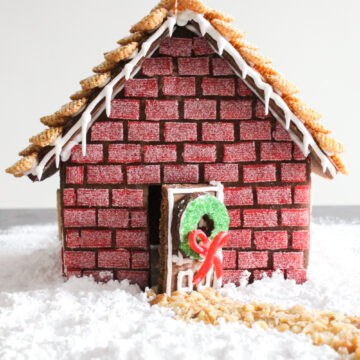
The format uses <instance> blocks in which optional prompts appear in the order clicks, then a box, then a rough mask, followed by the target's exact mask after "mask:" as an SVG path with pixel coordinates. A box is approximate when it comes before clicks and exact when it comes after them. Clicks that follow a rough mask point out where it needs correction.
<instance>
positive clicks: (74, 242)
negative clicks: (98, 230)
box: [65, 230, 81, 249]
mask: <svg viewBox="0 0 360 360" xmlns="http://www.w3.org/2000/svg"><path fill="white" fill-rule="evenodd" d="M80 241H81V240H80V235H79V231H78V230H66V241H65V243H66V246H67V247H68V248H72V249H75V248H78V247H80Z"/></svg>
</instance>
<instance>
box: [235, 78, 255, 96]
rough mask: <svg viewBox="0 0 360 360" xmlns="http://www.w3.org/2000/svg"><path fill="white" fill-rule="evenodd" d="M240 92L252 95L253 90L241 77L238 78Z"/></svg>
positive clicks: (240, 93) (243, 94) (241, 94)
mask: <svg viewBox="0 0 360 360" xmlns="http://www.w3.org/2000/svg"><path fill="white" fill-rule="evenodd" d="M238 94H239V95H240V96H252V92H251V91H250V90H249V88H248V87H247V86H246V85H245V83H244V82H243V81H242V80H241V79H238Z"/></svg>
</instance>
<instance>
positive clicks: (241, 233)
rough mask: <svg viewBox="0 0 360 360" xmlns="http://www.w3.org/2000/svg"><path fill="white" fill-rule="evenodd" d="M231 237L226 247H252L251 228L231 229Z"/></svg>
mask: <svg viewBox="0 0 360 360" xmlns="http://www.w3.org/2000/svg"><path fill="white" fill-rule="evenodd" d="M229 233H230V237H229V240H228V241H227V242H226V244H225V246H224V247H225V248H249V247H251V230H229Z"/></svg>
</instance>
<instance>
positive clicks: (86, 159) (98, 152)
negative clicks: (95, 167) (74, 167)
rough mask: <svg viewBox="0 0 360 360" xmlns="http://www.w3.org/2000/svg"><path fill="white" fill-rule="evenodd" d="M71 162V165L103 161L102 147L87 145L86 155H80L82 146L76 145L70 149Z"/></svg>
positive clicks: (99, 145)
mask: <svg viewBox="0 0 360 360" xmlns="http://www.w3.org/2000/svg"><path fill="white" fill-rule="evenodd" d="M71 161H72V162H73V163H79V164H82V163H98V162H101V161H103V146H102V145H101V144H96V145H95V144H90V145H89V144H88V145H87V146H86V155H85V156H83V154H82V145H76V146H74V147H73V148H72V149H71Z"/></svg>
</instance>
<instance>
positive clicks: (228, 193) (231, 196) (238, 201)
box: [224, 187, 254, 206]
mask: <svg viewBox="0 0 360 360" xmlns="http://www.w3.org/2000/svg"><path fill="white" fill-rule="evenodd" d="M253 203H254V200H253V192H252V188H251V187H236V188H225V189H224V204H225V205H226V206H235V205H252V204H253Z"/></svg>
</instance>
